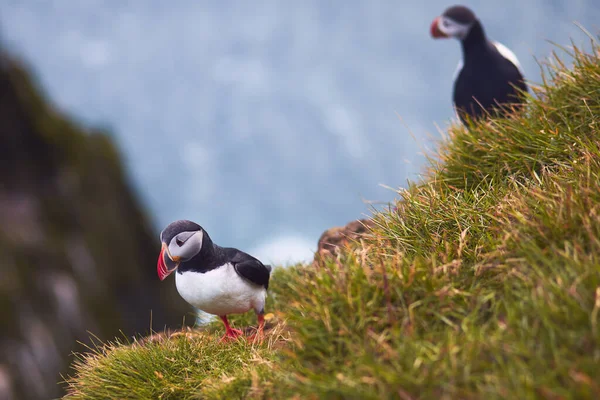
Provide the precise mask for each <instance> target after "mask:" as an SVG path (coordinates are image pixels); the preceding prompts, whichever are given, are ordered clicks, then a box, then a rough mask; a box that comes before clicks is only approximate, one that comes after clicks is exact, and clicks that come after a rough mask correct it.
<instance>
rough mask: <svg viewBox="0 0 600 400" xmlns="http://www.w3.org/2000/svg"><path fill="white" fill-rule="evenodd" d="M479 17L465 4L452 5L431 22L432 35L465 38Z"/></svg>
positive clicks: (436, 37)
mask: <svg viewBox="0 0 600 400" xmlns="http://www.w3.org/2000/svg"><path fill="white" fill-rule="evenodd" d="M476 21H477V17H476V16H475V14H474V13H473V11H471V10H469V9H468V8H467V7H464V6H452V7H450V8H448V9H446V11H444V13H443V14H442V15H440V16H439V17H436V18H435V19H434V20H433V22H432V23H431V36H433V37H434V38H435V39H438V38H449V37H453V38H456V39H458V40H464V39H465V38H466V37H467V36H468V35H469V32H470V31H471V28H472V27H473V24H474V23H475V22H476Z"/></svg>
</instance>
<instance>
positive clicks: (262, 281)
mask: <svg viewBox="0 0 600 400" xmlns="http://www.w3.org/2000/svg"><path fill="white" fill-rule="evenodd" d="M160 241H161V243H162V249H161V251H160V255H159V257H158V264H157V270H158V277H159V278H160V280H161V281H162V280H164V279H165V278H166V277H167V276H169V274H171V273H172V272H174V271H175V270H177V274H176V275H175V284H176V286H177V291H178V292H179V294H180V295H181V297H183V298H184V300H185V301H187V302H188V303H190V304H191V305H192V306H194V307H196V308H198V309H200V310H202V311H205V312H207V313H209V314H215V315H218V316H219V317H220V318H221V320H222V321H223V323H224V324H225V335H224V336H223V337H222V338H221V341H226V340H229V339H235V338H237V337H238V336H240V335H242V331H240V330H238V329H233V328H232V327H231V326H230V325H229V322H228V321H227V315H228V314H241V313H245V312H246V311H249V310H250V309H253V310H254V311H255V312H256V315H257V316H258V331H257V336H258V337H259V338H262V334H263V328H264V311H265V298H266V296H267V289H268V287H269V277H270V275H271V266H269V265H263V263H261V262H260V261H259V260H257V259H256V258H254V257H252V256H250V255H249V254H246V253H244V252H243V251H240V250H238V249H234V248H228V247H220V246H217V245H216V244H214V243H213V242H212V240H211V239H210V237H209V236H208V233H207V232H206V231H205V230H204V229H203V228H202V227H201V226H200V225H198V224H196V223H195V222H192V221H187V220H180V221H175V222H173V223H171V224H169V226H167V227H166V228H165V229H164V230H163V231H162V232H161V233H160Z"/></svg>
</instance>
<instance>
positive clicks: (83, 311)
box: [0, 48, 189, 399]
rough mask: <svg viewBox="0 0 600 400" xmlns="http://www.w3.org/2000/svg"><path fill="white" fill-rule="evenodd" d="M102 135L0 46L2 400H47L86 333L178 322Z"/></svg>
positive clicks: (142, 222)
mask: <svg viewBox="0 0 600 400" xmlns="http://www.w3.org/2000/svg"><path fill="white" fill-rule="evenodd" d="M158 251H159V248H158V245H157V243H156V233H155V232H154V231H153V230H152V229H151V226H150V224H149V223H148V220H147V218H146V216H145V215H144V212H143V211H142V208H141V205H140V202H139V201H138V199H137V198H136V195H135V193H134V192H133V190H132V189H131V187H130V185H129V182H128V180H127V177H126V175H125V174H124V172H123V167H122V165H121V157H120V155H119V154H118V152H117V150H116V148H115V146H114V144H113V141H112V139H111V137H110V135H109V134H108V133H107V132H102V131H99V130H87V129H84V128H81V127H79V126H77V125H76V124H75V123H73V122H71V121H70V120H69V119H68V118H67V117H66V116H63V115H62V114H61V113H60V112H59V111H57V110H56V109H55V108H54V107H53V106H52V104H50V103H49V102H48V101H47V100H46V99H45V98H44V96H43V95H42V94H40V89H39V88H38V87H37V85H36V84H35V82H34V81H33V80H32V78H31V76H30V74H29V72H28V71H27V69H26V68H25V67H24V66H23V65H22V64H21V63H20V62H19V61H17V60H15V59H14V58H11V57H9V55H8V54H5V53H3V52H2V49H1V48H0V255H1V260H0V277H1V278H0V316H1V320H2V329H1V331H0V398H2V399H10V398H15V399H16V398H19V399H48V398H51V397H56V396H60V395H62V394H63V393H64V392H63V391H62V387H61V386H60V385H58V381H59V380H60V373H61V371H62V372H63V373H65V372H66V371H67V367H68V365H69V364H70V363H71V361H72V358H71V357H70V353H71V352H72V351H74V350H81V349H82V347H81V346H78V345H77V341H78V340H79V341H83V342H86V343H89V332H93V333H94V334H95V335H97V336H98V337H99V338H103V339H108V338H112V337H114V336H116V335H119V333H120V332H121V331H122V332H123V334H126V335H132V334H134V333H136V332H147V331H148V330H149V328H150V320H151V311H152V313H153V315H152V318H153V323H154V326H155V327H157V328H162V327H163V326H164V325H165V324H166V325H169V326H171V327H176V326H181V321H182V315H183V314H184V313H185V312H186V310H189V308H188V307H187V306H186V305H185V303H184V302H183V301H182V300H181V299H180V298H179V297H178V296H177V295H176V293H175V291H174V288H169V287H167V286H165V285H159V284H158V280H157V279H156V276H155V271H154V270H153V268H148V266H149V265H150V266H151V265H153V264H154V263H155V262H156V260H155V258H156V254H157V252H158Z"/></svg>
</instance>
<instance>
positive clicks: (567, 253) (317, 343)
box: [67, 45, 600, 400]
mask: <svg viewBox="0 0 600 400" xmlns="http://www.w3.org/2000/svg"><path fill="white" fill-rule="evenodd" d="M598 50H599V49H598V47H597V46H595V45H594V46H593V48H592V51H591V52H590V53H587V54H585V53H583V52H581V51H579V50H578V49H577V48H574V49H573V50H572V53H571V56H572V58H573V66H572V68H571V69H568V68H567V67H566V66H565V65H564V64H562V63H561V62H560V60H559V59H558V58H557V59H556V60H555V62H554V64H553V65H554V66H546V69H545V74H544V81H543V82H542V83H541V84H540V85H539V86H538V87H536V88H535V93H536V96H535V98H531V99H530V101H529V104H528V106H527V109H526V110H525V112H524V113H522V114H520V115H514V116H512V117H510V118H506V119H493V120H490V121H487V122H481V123H478V124H475V125H473V126H470V127H469V129H466V128H464V127H458V126H454V127H451V129H450V130H449V132H448V138H447V140H445V141H444V142H442V143H441V144H440V150H439V155H438V156H437V157H435V158H432V160H431V163H430V166H429V168H428V170H427V171H426V173H425V179H424V180H423V182H420V183H412V184H411V185H410V187H409V188H408V189H406V190H401V191H399V192H398V194H399V199H398V200H397V202H396V204H395V207H394V208H392V207H391V208H390V209H389V210H388V211H386V212H381V213H376V214H375V215H374V216H373V219H374V221H375V228H374V229H373V232H372V235H370V236H369V237H368V238H366V239H364V240H363V241H362V242H361V243H357V244H354V245H352V246H350V247H348V248H347V249H346V251H344V252H342V253H341V255H340V256H339V257H338V258H337V259H328V260H322V261H320V262H319V263H317V264H316V265H306V266H301V265H300V266H296V267H292V268H288V269H277V270H276V271H275V272H274V275H273V278H272V285H271V289H270V297H269V303H268V311H269V310H271V311H273V312H275V314H276V318H275V321H276V323H277V324H276V325H275V326H276V328H275V329H272V330H270V331H269V332H268V333H267V341H266V343H265V344H264V345H262V346H252V345H249V344H245V343H243V342H241V343H235V344H233V345H229V346H220V345H218V344H217V340H218V339H217V338H218V336H217V335H219V334H220V333H216V332H215V330H220V328H215V326H216V325H213V326H212V327H211V328H210V329H208V330H197V331H194V332H195V333H194V335H193V337H191V338H185V336H182V337H178V338H166V339H164V340H163V341H160V342H158V343H150V344H146V345H119V344H109V345H108V346H107V347H102V346H100V348H99V349H98V350H96V352H95V353H92V354H91V355H89V354H88V355H83V356H82V357H83V358H80V360H79V361H78V363H77V364H76V365H75V366H74V373H73V375H72V377H70V378H68V379H67V385H68V391H69V394H68V395H67V398H73V399H79V398H89V399H96V398H104V397H112V398H149V397H153V398H159V397H161V396H162V398H195V397H200V398H210V397H211V396H212V397H216V398H333V399H337V398H348V399H404V400H407V399H455V398H460V399H481V398H486V399H537V398H545V399H571V398H572V399H588V398H589V399H593V398H600V326H599V324H600V130H599V124H600V53H599V52H598ZM235 321H236V323H237V324H238V325H247V324H250V323H254V322H253V320H251V319H250V316H243V317H241V318H238V319H236V320H235ZM170 360H174V361H170ZM155 371H159V372H160V373H161V375H162V377H159V376H158V375H157V374H156V373H155ZM99 387H101V391H100V392H98V390H99V389H98V388H99ZM151 390H154V391H151Z"/></svg>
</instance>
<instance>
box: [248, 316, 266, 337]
mask: <svg viewBox="0 0 600 400" xmlns="http://www.w3.org/2000/svg"><path fill="white" fill-rule="evenodd" d="M264 328H265V317H264V315H263V314H258V328H257V329H256V333H253V334H252V335H250V336H249V337H248V340H249V341H251V342H252V343H262V342H263V340H265V332H264Z"/></svg>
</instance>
